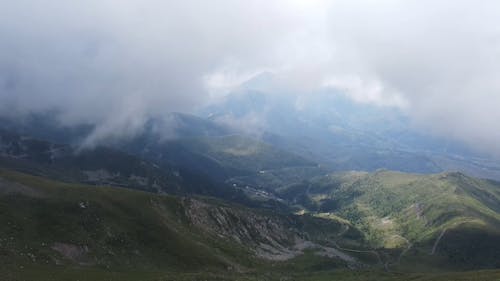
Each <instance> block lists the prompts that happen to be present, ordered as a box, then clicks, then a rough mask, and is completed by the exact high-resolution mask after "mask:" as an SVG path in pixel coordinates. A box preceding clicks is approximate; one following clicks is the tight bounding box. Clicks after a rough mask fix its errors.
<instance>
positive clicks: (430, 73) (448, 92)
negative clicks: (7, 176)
mask: <svg viewBox="0 0 500 281" xmlns="http://www.w3.org/2000/svg"><path fill="white" fill-rule="evenodd" d="M1 6H2V7H1V9H0V38H2V44H1V45H0V101H1V103H0V113H2V114H12V112H16V113H26V112H30V111H40V110H46V109H50V108H54V107H58V108H62V110H63V112H64V120H65V121H66V122H68V123H71V122H81V121H92V122H99V123H101V124H108V125H102V128H101V129H100V130H101V131H102V132H106V131H120V130H121V129H124V131H128V129H126V128H129V127H130V126H129V125H130V124H131V123H132V124H134V123H135V122H136V120H142V119H141V118H142V117H144V116H145V115H148V114H162V113H164V112H168V111H182V110H190V109H191V108H193V106H196V105H199V104H202V103H203V102H204V101H206V100H207V99H209V98H210V97H211V96H218V93H220V92H227V91H229V90H231V89H233V88H234V87H236V85H238V84H239V83H240V82H241V81H243V80H244V79H246V78H247V77H249V76H251V75H253V74H254V73H257V72H259V71H263V70H265V71H272V72H274V73H276V75H278V76H279V77H280V83H282V84H283V85H286V86H284V88H286V89H288V90H289V91H290V92H293V93H294V94H296V93H298V92H303V93H304V92H305V93H307V92H312V91H314V90H315V89H317V88H319V87H322V86H324V85H325V83H326V84H327V85H329V86H335V87H338V88H342V89H345V90H346V94H348V95H350V96H351V97H353V98H354V99H355V100H357V101H362V102H374V103H376V104H381V105H391V106H392V105H396V106H403V107H404V108H405V109H406V110H407V112H408V114H410V115H411V116H412V118H413V120H415V121H416V122H418V123H420V124H421V125H422V126H423V127H424V128H428V129H429V130H432V131H434V132H437V133H440V134H443V135H446V136H453V137H455V138H458V139H462V140H464V141H468V142H470V143H472V144H474V145H476V146H485V147H489V148H492V149H497V150H498V151H500V147H498V145H497V143H500V133H496V132H497V130H496V127H495V125H496V124H495V123H496V120H500V111H499V110H498V109H497V108H498V107H499V106H500V82H499V80H498V77H499V75H500V64H498V61H500V20H499V19H500V12H499V11H500V4H499V2H497V1H489V0H485V1H480V2H477V1H451V0H445V1H426V0H421V1H416V0H410V1H390V0H377V1H352V0H351V1H347V0H345V1H314V0H313V1H311V0H302V1H301V0H294V1H285V0H271V1H263V0H256V1H249V2H240V1H230V0H215V1H195V0H186V1H159V0H145V1H126V0H125V1H124V0H121V1H118V0H99V1H97V0H89V1H76V2H75V1H71V2H68V1H63V0H49V1H28V0H18V1H10V2H8V1H4V2H3V3H2V4H1ZM123 100H125V101H133V102H122V101H123ZM134 103H138V104H137V106H135V105H134ZM136 116H139V117H140V118H137V119H135V117H136ZM109 126H111V127H113V128H117V129H116V130H111V129H108V127H109ZM132 127H136V125H134V126H132ZM119 128H121V129H119ZM98 130H99V129H98Z"/></svg>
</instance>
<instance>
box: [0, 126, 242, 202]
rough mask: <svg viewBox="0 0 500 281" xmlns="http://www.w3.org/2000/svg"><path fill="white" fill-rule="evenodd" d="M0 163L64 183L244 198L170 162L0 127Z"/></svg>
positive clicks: (222, 185) (233, 190)
mask: <svg viewBox="0 0 500 281" xmlns="http://www.w3.org/2000/svg"><path fill="white" fill-rule="evenodd" d="M0 167H4V168H8V169H15V170H18V171H22V172H26V173H30V174H34V175H39V176H43V177H49V178H52V179H56V180H60V181H66V182H74V183H88V184H94V185H111V186H121V187H128V188H133V189H140V190H145V191H149V192H158V193H170V194H200V195H211V196H216V197H222V198H227V199H232V200H236V201H239V200H244V199H243V194H241V192H238V191H237V190H235V189H234V188H232V187H231V186H229V185H224V184H219V183H216V182H214V181H213V180H211V179H210V178H208V177H203V175H197V174H195V175H193V173H192V172H191V171H190V170H188V169H184V168H182V167H179V166H176V165H167V164H166V163H164V164H163V165H162V166H161V167H159V166H158V165H156V164H154V163H152V162H148V161H147V160H144V159H141V158H138V157H137V156H134V155H131V154H127V153H125V152H122V151H120V150H116V149H112V148H109V147H102V146H101V147H95V148H92V149H80V148H75V147H73V146H70V145H64V144H55V143H51V142H48V141H43V140H39V139H35V138H31V137H28V136H20V135H17V134H15V133H11V132H7V131H0Z"/></svg>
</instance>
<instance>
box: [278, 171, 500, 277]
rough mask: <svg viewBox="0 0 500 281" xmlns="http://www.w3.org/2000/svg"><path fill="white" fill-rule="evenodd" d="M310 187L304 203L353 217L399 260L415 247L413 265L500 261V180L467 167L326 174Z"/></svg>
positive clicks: (490, 264) (491, 263)
mask: <svg viewBox="0 0 500 281" xmlns="http://www.w3.org/2000/svg"><path fill="white" fill-rule="evenodd" d="M304 188H307V191H306V192H304V194H303V195H302V198H301V197H299V198H301V199H302V201H301V202H303V203H302V204H303V206H305V207H306V208H307V207H309V209H311V208H312V209H313V210H315V211H318V210H322V211H327V212H333V213H336V214H338V215H340V216H341V217H343V218H346V219H348V220H350V221H351V222H353V223H354V225H356V226H358V227H359V228H360V229H361V230H362V231H364V232H365V234H366V236H367V239H368V240H369V241H370V242H371V244H372V245H373V247H375V248H385V249H389V250H388V253H389V254H388V255H389V258H388V259H389V260H391V262H392V263H394V264H396V265H399V263H400V261H401V259H399V255H400V254H401V251H403V250H405V249H409V250H408V251H406V252H405V253H404V255H406V256H410V257H409V258H406V257H405V259H403V261H404V260H409V261H410V259H411V256H413V260H411V263H413V264H415V263H431V264H434V265H439V266H442V265H453V266H455V267H459V268H462V269H465V268H478V267H498V266H500V264H498V261H499V259H500V254H498V253H500V247H499V246H498V245H499V243H500V214H499V212H498V211H499V208H500V196H499V192H500V185H499V184H498V183H494V182H491V181H486V180H480V179H474V178H470V177H467V176H465V175H463V174H460V173H444V174H437V175H430V176H423V175H415V174H405V173H398V172H389V171H379V172H376V173H373V174H367V173H354V172H353V173H344V174H336V175H330V176H327V177H321V178H318V179H317V180H315V181H314V182H313V183H308V184H307V185H306V186H303V187H302V190H304ZM286 192H287V190H285V191H282V194H286ZM292 194H293V193H292ZM294 196H297V195H296V194H294ZM442 232H444V233H443V235H442V239H441V240H440V241H439V243H437V245H436V248H435V250H434V251H433V250H432V248H433V247H434V244H436V239H437V237H439V236H440V235H441V233H442ZM390 249H394V250H390ZM431 252H434V253H433V254H432V255H431V254H430V253H431ZM391 256H392V258H391ZM416 257H421V258H422V259H418V258H416Z"/></svg>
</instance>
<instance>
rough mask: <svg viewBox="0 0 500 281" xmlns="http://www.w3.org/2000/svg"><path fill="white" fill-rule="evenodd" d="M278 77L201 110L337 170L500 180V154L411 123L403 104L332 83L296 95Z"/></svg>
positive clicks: (247, 86)
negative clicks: (365, 97)
mask: <svg viewBox="0 0 500 281" xmlns="http://www.w3.org/2000/svg"><path fill="white" fill-rule="evenodd" d="M273 80H276V78H274V79H273V76H272V74H269V73H267V74H264V75H263V76H262V77H261V76H257V77H256V78H255V81H254V79H250V80H249V81H247V82H246V83H244V84H243V85H242V86H240V87H239V88H238V89H236V90H235V91H234V92H233V93H230V94H229V95H227V96H225V97H224V98H222V99H220V100H218V101H216V102H214V103H213V104H211V105H209V106H206V107H204V108H202V109H201V110H199V112H198V114H199V115H200V116H203V117H205V118H208V119H210V120H212V121H214V122H216V123H219V124H224V125H226V126H230V127H231V126H232V127H233V128H234V129H240V131H241V132H244V133H246V134H249V135H254V136H255V137H258V138H260V139H261V140H262V141H264V142H267V143H270V144H273V145H275V146H277V147H279V148H282V149H284V150H287V151H292V152H294V153H296V154H298V155H301V156H303V157H305V158H307V159H310V160H312V161H314V162H318V163H320V164H322V165H323V166H325V167H329V168H330V169H334V170H337V171H346V170H361V171H375V170H377V169H389V170H397V171H402V172H410V173H437V172H442V171H448V170H453V171H461V172H464V173H467V174H469V175H472V176H476V177H483V178H491V179H499V180H500V172H499V171H500V161H499V160H498V159H496V158H493V157H491V156H489V155H485V154H482V153H479V152H477V150H474V149H473V148H470V147H468V146H466V145H464V144H461V143H459V142H456V141H453V140H450V139H445V138H440V137H436V136H434V135H432V134H431V133H428V132H425V131H422V130H418V129H416V128H414V126H413V124H412V123H411V122H410V119H409V118H408V116H407V115H406V114H405V113H404V112H402V111H401V110H399V109H398V108H395V107H387V106H378V105H373V104H365V103H359V102H355V101H353V100H351V99H349V98H348V97H347V96H345V95H344V94H343V93H342V92H339V91H334V90H322V91H318V92H314V93H310V94H309V95H295V94H292V93H288V92H286V91H283V90H280V89H279V87H277V86H275V84H277V83H278V82H273ZM254 82H255V83H254ZM265 85H269V86H268V87H266V86H265Z"/></svg>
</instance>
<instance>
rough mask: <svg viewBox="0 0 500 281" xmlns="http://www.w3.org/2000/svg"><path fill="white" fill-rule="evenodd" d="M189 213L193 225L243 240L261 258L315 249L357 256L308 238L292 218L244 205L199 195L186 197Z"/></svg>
mask: <svg viewBox="0 0 500 281" xmlns="http://www.w3.org/2000/svg"><path fill="white" fill-rule="evenodd" d="M184 203H185V210H186V216H187V217H188V219H189V220H190V221H191V223H192V224H193V225H195V226H196V227H199V228H201V229H203V231H206V232H207V233H209V234H211V235H217V236H218V237H221V238H227V239H232V240H233V241H236V242H238V243H240V244H243V245H245V246H247V247H249V248H250V249H253V251H254V253H255V254H256V255H257V256H258V257H261V258H265V259H269V260H288V259H291V258H294V257H296V256H298V255H301V254H303V253H304V250H307V249H315V250H316V254H318V255H322V256H329V257H336V258H339V259H341V260H344V261H346V262H349V263H354V262H356V261H355V259H354V258H352V257H350V256H349V255H347V254H345V253H342V252H341V251H340V250H337V249H334V248H330V247H325V246H321V245H319V244H317V243H314V242H312V241H309V240H307V239H306V238H305V237H304V233H302V232H300V231H299V230H298V229H296V228H295V227H294V223H295V222H294V221H293V219H291V218H287V217H281V216H269V215H264V214H258V213H255V212H247V211H245V210H244V209H235V208H231V207H224V206H214V205H210V204H207V203H204V202H202V201H200V200H197V199H185V201H184Z"/></svg>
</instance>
